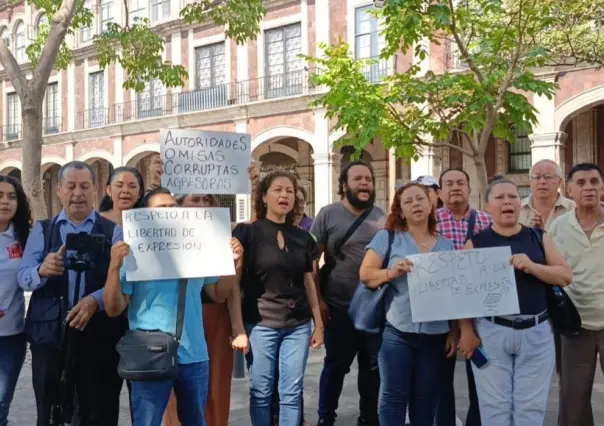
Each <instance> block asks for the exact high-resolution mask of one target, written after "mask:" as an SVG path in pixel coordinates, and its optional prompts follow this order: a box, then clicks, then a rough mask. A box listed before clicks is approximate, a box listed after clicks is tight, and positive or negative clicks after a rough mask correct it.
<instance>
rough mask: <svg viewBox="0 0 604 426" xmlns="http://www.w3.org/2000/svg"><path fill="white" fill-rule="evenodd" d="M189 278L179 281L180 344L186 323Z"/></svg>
mask: <svg viewBox="0 0 604 426" xmlns="http://www.w3.org/2000/svg"><path fill="white" fill-rule="evenodd" d="M188 282H189V280H188V279H187V278H181V279H180V280H179V281H178V308H177V310H176V341H178V342H179V343H180V336H182V327H183V324H184V322H185V300H186V298H187V283H188Z"/></svg>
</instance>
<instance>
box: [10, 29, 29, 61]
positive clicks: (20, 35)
mask: <svg viewBox="0 0 604 426" xmlns="http://www.w3.org/2000/svg"><path fill="white" fill-rule="evenodd" d="M13 37H14V39H15V59H16V60H17V62H23V61H25V59H26V52H25V49H27V27H26V26H25V21H23V20H22V19H19V20H16V21H15V26H14V27H13Z"/></svg>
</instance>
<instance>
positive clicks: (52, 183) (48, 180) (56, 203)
mask: <svg viewBox="0 0 604 426" xmlns="http://www.w3.org/2000/svg"><path fill="white" fill-rule="evenodd" d="M60 169H61V166H60V165H59V164H56V163H46V164H43V165H42V167H41V172H42V190H43V191H44V202H45V203H46V210H47V212H48V217H52V216H54V215H56V214H58V213H59V212H60V211H61V209H62V208H63V206H62V205H61V201H60V200H59V197H58V195H57V190H56V188H57V183H58V178H59V170H60Z"/></svg>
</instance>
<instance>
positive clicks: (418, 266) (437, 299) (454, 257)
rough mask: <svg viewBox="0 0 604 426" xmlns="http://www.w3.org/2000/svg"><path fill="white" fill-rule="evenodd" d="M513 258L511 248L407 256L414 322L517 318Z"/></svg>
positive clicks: (518, 309) (518, 308)
mask: <svg viewBox="0 0 604 426" xmlns="http://www.w3.org/2000/svg"><path fill="white" fill-rule="evenodd" d="M511 256H512V252H511V250H510V248H509V247H491V248H483V249H474V250H458V251H447V252H434V253H426V254H415V255H412V256H408V259H409V260H411V261H412V262H413V268H412V270H411V272H410V273H409V274H408V277H407V279H408V283H409V297H410V299H411V318H412V320H413V322H424V321H439V320H450V319H460V318H479V317H487V316H498V315H513V314H517V313H519V312H520V307H519V306H518V293H517V291H516V279H515V277H514V268H513V267H512V265H510V257H511Z"/></svg>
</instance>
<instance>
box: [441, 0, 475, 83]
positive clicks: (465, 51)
mask: <svg viewBox="0 0 604 426" xmlns="http://www.w3.org/2000/svg"><path fill="white" fill-rule="evenodd" d="M449 9H450V10H451V34H453V38H454V39H455V43H456V44H457V48H458V49H459V53H460V54H461V57H462V59H464V60H465V61H466V63H467V64H468V68H470V70H472V72H473V73H474V75H476V79H477V80H478V81H479V82H480V83H481V84H483V83H484V76H483V75H482V72H481V71H480V70H479V69H478V67H477V66H476V64H475V63H474V61H473V60H472V58H470V53H469V52H468V47H467V46H466V45H465V44H464V43H463V41H462V40H461V37H459V33H458V29H457V19H455V6H454V5H453V0H449Z"/></svg>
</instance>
